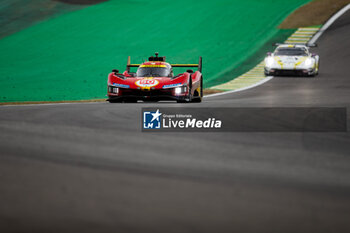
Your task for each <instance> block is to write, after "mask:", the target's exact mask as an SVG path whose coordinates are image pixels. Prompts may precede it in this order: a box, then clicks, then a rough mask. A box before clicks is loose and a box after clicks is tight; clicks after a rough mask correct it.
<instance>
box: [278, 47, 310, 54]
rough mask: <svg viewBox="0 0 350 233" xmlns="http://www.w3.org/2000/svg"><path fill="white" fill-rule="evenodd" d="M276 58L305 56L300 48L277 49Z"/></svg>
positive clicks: (303, 50) (304, 52)
mask: <svg viewBox="0 0 350 233" xmlns="http://www.w3.org/2000/svg"><path fill="white" fill-rule="evenodd" d="M275 55H276V56H307V53H306V51H305V49H302V48H279V49H277V51H276V53H275Z"/></svg>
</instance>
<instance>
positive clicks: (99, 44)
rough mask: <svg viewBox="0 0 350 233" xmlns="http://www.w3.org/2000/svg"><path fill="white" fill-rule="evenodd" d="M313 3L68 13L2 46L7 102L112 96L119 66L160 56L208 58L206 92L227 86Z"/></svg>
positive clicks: (131, 6)
mask: <svg viewBox="0 0 350 233" xmlns="http://www.w3.org/2000/svg"><path fill="white" fill-rule="evenodd" d="M306 2H308V1H307V0H289V1H288V2H286V1H283V0H265V1H260V0H246V1H241V0H240V1H238V0H230V1H229V0H216V1H208V0H203V1H195V0H186V1H184V0H178V1H160V0H153V1H144V0H138V1H137V0H134V1H121V0H111V1H109V2H106V3H102V4H98V5H94V6H90V7H87V8H85V9H82V10H79V11H74V12H71V13H67V14H64V15H61V16H59V17H56V18H53V19H50V20H47V21H44V22H41V23H39V24H36V25H34V26H32V27H30V28H27V29H25V30H22V31H20V32H18V33H16V34H13V35H11V36H8V37H5V38H3V39H2V40H0V102H12V101H50V100H52V101H57V100H81V99H96V98H104V97H105V94H106V93H105V91H106V79H107V74H108V73H109V72H110V70H111V69H112V68H118V69H120V70H123V69H125V65H126V59H127V56H129V55H130V56H131V57H132V62H142V61H143V60H144V59H146V58H147V57H148V56H149V55H152V54H154V52H156V51H157V52H159V53H160V55H161V56H167V61H169V62H171V63H187V62H188V63H195V62H197V60H198V57H199V56H203V74H204V80H205V82H204V84H205V87H209V86H212V85H214V84H219V83H222V82H225V81H228V80H229V79H232V78H233V77H232V75H233V73H234V71H235V70H239V69H242V68H241V65H245V66H247V64H245V63H244V61H246V60H247V59H248V58H250V59H251V57H252V55H254V54H256V53H257V52H258V51H259V49H260V48H261V47H262V46H263V45H264V44H266V43H267V42H268V41H270V40H271V39H272V38H274V37H276V35H279V34H281V32H280V30H279V29H277V26H278V25H279V24H280V23H281V22H282V21H283V19H284V18H285V17H286V16H287V15H288V14H289V13H290V12H292V11H293V10H295V9H296V8H297V7H298V6H300V5H302V4H304V3H306ZM252 65H255V64H252ZM248 66H249V65H248ZM232 72H233V73H232ZM228 74H230V75H228Z"/></svg>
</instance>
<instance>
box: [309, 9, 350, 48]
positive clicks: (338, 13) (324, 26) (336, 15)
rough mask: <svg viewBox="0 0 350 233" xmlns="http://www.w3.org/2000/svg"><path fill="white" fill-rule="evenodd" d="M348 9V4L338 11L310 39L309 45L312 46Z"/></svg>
mask: <svg viewBox="0 0 350 233" xmlns="http://www.w3.org/2000/svg"><path fill="white" fill-rule="evenodd" d="M349 9H350V4H348V5H346V6H345V7H343V8H342V9H341V10H340V11H338V12H337V13H336V14H335V15H333V16H332V17H331V18H330V19H329V20H328V21H327V23H325V24H324V25H323V27H322V28H321V29H320V30H319V31H318V32H317V33H316V34H315V35H314V37H312V39H311V40H310V41H309V43H310V44H314V43H315V42H316V41H317V40H318V38H320V36H321V35H322V34H323V33H324V32H325V31H326V30H327V29H328V28H329V27H330V26H331V25H332V24H333V23H334V21H336V20H337V19H338V18H339V17H340V16H342V15H343V14H344V13H345V12H347V11H348V10H349Z"/></svg>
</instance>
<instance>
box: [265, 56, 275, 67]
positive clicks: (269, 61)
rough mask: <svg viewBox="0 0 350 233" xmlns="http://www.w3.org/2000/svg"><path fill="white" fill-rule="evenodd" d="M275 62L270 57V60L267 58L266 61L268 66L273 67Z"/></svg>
mask: <svg viewBox="0 0 350 233" xmlns="http://www.w3.org/2000/svg"><path fill="white" fill-rule="evenodd" d="M273 62H274V59H273V57H268V58H266V60H265V64H266V66H272V65H273Z"/></svg>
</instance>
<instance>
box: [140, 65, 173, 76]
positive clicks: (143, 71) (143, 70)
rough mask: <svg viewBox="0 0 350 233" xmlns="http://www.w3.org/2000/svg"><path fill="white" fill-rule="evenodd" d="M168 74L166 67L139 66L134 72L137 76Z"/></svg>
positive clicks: (168, 70)
mask: <svg viewBox="0 0 350 233" xmlns="http://www.w3.org/2000/svg"><path fill="white" fill-rule="evenodd" d="M169 75H170V69H169V68H168V67H139V68H138V69H137V72H136V76H137V77H168V76H169Z"/></svg>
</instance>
